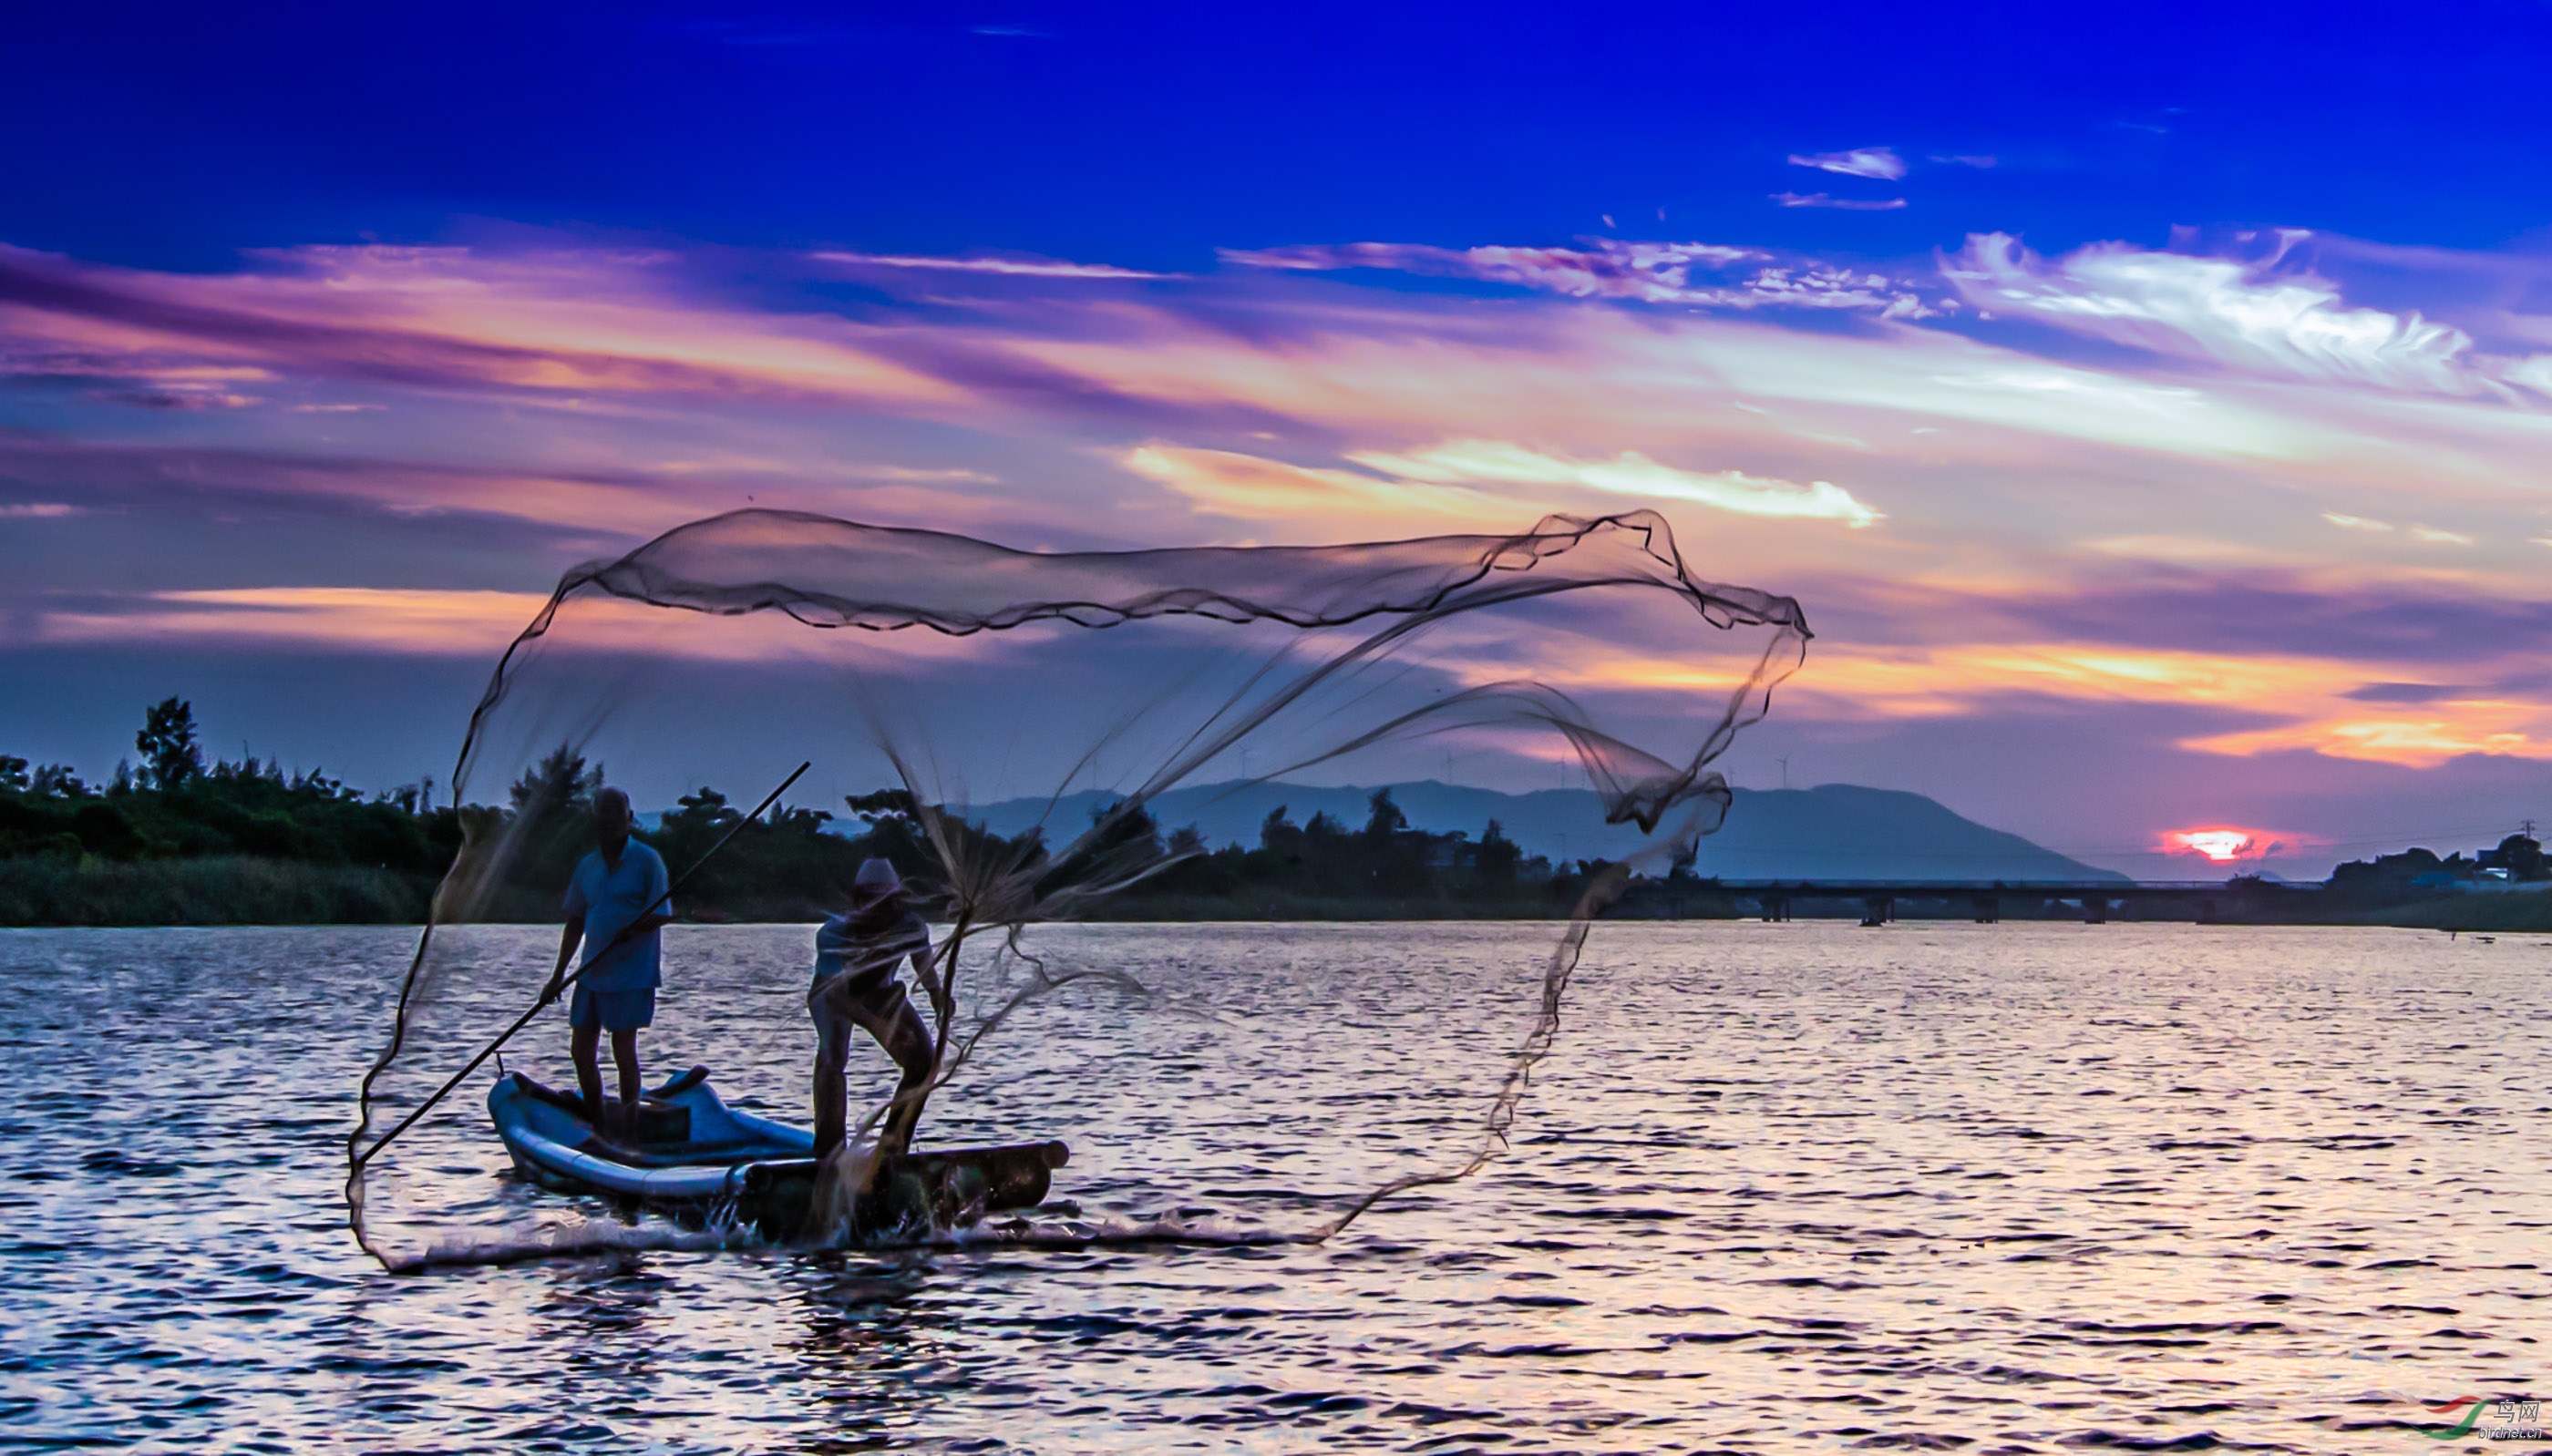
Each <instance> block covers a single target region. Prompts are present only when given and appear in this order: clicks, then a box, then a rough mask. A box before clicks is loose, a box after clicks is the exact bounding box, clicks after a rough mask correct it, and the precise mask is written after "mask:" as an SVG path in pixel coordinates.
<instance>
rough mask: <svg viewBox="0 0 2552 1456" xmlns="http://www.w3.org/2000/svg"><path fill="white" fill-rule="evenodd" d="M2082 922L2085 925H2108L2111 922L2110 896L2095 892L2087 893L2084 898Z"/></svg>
mask: <svg viewBox="0 0 2552 1456" xmlns="http://www.w3.org/2000/svg"><path fill="white" fill-rule="evenodd" d="M2082 923H2083V924H2085V925H2106V924H2108V923H2109V899H2108V896H2106V895H2096V894H2095V895H2087V896H2085V897H2084V898H2083V900H2082Z"/></svg>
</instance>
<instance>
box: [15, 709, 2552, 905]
mask: <svg viewBox="0 0 2552 1456" xmlns="http://www.w3.org/2000/svg"><path fill="white" fill-rule="evenodd" d="M134 745H135V748H136V750H137V751H138V752H139V754H140V755H141V759H140V762H139V764H138V765H137V764H135V763H134V762H133V761H130V760H128V761H127V762H126V763H124V764H121V765H119V766H118V767H117V770H116V777H115V779H114V780H113V781H112V782H111V783H109V784H107V785H105V786H103V787H91V786H90V785H88V784H85V783H83V782H81V781H80V780H79V779H78V778H77V776H75V775H74V774H72V773H71V772H70V771H69V770H68V769H66V768H64V767H62V766H60V765H45V766H42V767H37V766H31V765H30V764H28V762H27V761H26V760H24V759H20V758H14V757H11V756H8V755H5V754H0V926H210V925H391V924H417V923H420V922H422V921H423V920H424V918H425V916H426V912H427V910H428V907H429V906H430V905H432V903H433V902H434V897H435V893H436V888H437V886H438V884H440V883H441V881H442V879H443V876H444V873H445V871H447V870H448V869H449V868H450V867H451V865H452V864H453V862H454V860H455V858H456V857H457V856H458V855H459V854H460V852H461V849H462V846H463V843H464V839H465V837H475V836H479V835H485V834H490V833H494V832H498V831H506V832H511V833H513V834H515V835H516V836H517V839H518V842H519V843H520V844H522V845H524V846H526V848H525V849H524V851H523V852H522V853H520V854H517V855H515V856H513V857H512V858H511V859H510V860H509V862H508V864H509V871H510V873H509V876H508V878H507V880H506V882H505V883H503V884H496V885H492V886H489V887H487V889H486V891H485V893H484V894H483V896H482V899H481V902H480V903H479V904H478V907H477V913H474V914H472V915H470V916H469V917H468V918H470V919H472V920H476V921H482V922H489V923H546V922H553V921H555V920H556V919H557V918H558V913H557V908H556V907H557V905H558V902H559V893H560V889H561V887H562V886H564V884H566V881H567V877H568V873H569V871H570V870H571V869H572V868H573V867H574V865H575V863H576V861H577V859H578V858H580V857H581V856H582V855H583V854H584V853H585V849H586V848H587V847H588V840H589V829H588V827H587V825H588V822H589V821H588V815H589V809H590V804H591V800H592V794H593V792H594V791H595V790H596V789H597V788H599V787H600V786H601V784H602V770H601V767H600V766H598V765H592V766H588V765H587V764H586V763H585V760H584V758H583V757H582V756H580V755H578V754H577V753H576V752H574V751H573V750H572V749H569V748H565V747H562V748H560V749H558V750H556V751H555V752H553V753H551V754H550V755H549V756H548V757H547V758H545V759H543V760H542V761H541V762H540V763H539V764H537V765H535V766H534V767H533V768H531V769H530V770H527V771H526V772H525V773H524V775H523V776H522V778H521V779H519V780H516V781H515V782H514V783H513V784H512V785H510V787H509V791H508V795H507V799H508V801H507V803H506V804H504V805H502V806H492V807H487V806H478V805H471V806H467V807H455V806H452V805H444V806H442V807H436V806H435V805H434V804H433V802H432V794H433V783H432V781H431V780H425V781H422V782H419V783H414V784H406V785H401V786H400V787H398V788H394V789H390V790H386V791H383V792H377V793H372V794H367V793H365V792H363V791H362V790H359V789H355V788H351V787H348V786H347V785H346V784H345V783H343V782H341V781H339V780H333V779H330V778H327V777H326V776H325V775H324V774H322V773H320V772H318V771H315V770H314V771H309V772H295V773H292V774H288V775H287V774H286V773H284V772H283V771H282V770H281V769H280V768H279V767H278V766H276V765H273V764H270V763H262V762H260V761H259V760H257V759H255V758H253V757H243V758H242V759H241V760H240V761H239V762H236V763H233V762H226V761H220V762H214V763H211V764H209V765H208V764H207V763H206V762H205V760H204V756H203V754H202V751H201V749H200V748H199V747H198V746H197V744H196V740H195V725H194V717H193V712H192V709H191V707H190V706H189V705H188V704H187V703H185V702H183V701H181V700H179V699H177V698H173V697H172V698H169V699H166V700H165V701H162V702H160V703H158V704H155V705H153V706H152V707H151V708H150V709H149V711H148V713H147V715H146V717H145V721H144V724H143V728H142V731H141V732H140V733H138V734H137V735H136V736H135V739H134ZM843 807H844V808H845V809H846V810H847V811H848V813H847V815H846V816H845V817H844V818H843V819H841V820H836V818H835V816H834V814H833V813H832V812H830V811H827V810H821V809H813V808H808V807H804V806H790V805H785V804H784V805H782V806H780V807H778V808H776V809H775V810H774V811H773V812H772V814H771V815H769V816H768V817H767V818H765V819H763V820H760V821H757V822H756V823H753V824H750V825H746V826H744V828H743V829H742V831H741V832H739V833H738V834H737V835H736V836H735V839H734V841H733V842H732V844H730V846H729V847H728V848H727V850H726V851H725V852H724V853H723V854H721V855H720V856H718V857H717V858H716V859H714V860H712V861H710V862H709V863H708V865H707V866H706V867H705V868H704V869H702V870H701V872H700V873H699V874H698V876H697V877H696V878H695V879H693V880H692V881H691V884H689V885H687V886H686V889H685V893H684V896H683V901H684V902H683V903H682V905H681V906H680V908H682V909H683V910H684V911H685V913H686V914H687V915H689V916H690V917H691V918H694V919H697V920H700V921H705V922H726V921H743V922H781V923H796V922H806V921H812V920H818V919H821V918H822V917H823V916H825V915H827V914H830V913H832V912H833V911H835V910H836V909H838V908H840V907H841V894H842V890H843V886H845V885H847V884H849V881H850V878H851V876H852V874H853V873H855V872H856V870H857V869H858V867H859V865H860V863H861V861H863V860H865V859H867V858H869V857H871V856H881V857H884V858H887V859H890V860H893V861H894V862H895V864H896V866H897V868H898V870H899V871H901V872H902V873H903V874H904V875H905V876H906V877H907V878H909V879H913V880H916V881H919V882H921V883H925V884H926V883H927V882H928V880H929V879H930V874H929V859H928V856H927V854H926V853H925V852H924V851H923V849H922V847H921V844H920V841H919V839H918V837H917V834H916V832H915V822H916V821H915V818H914V815H915V813H916V806H915V805H914V804H913V802H912V800H911V798H910V796H909V795H908V794H906V793H905V792H904V791H903V790H901V789H894V790H886V791H882V792H878V793H871V794H862V795H854V796H852V797H850V798H848V799H846V800H845V801H844V805H843ZM1367 810H1368V812H1367V817H1366V821H1365V822H1364V823H1363V824H1362V825H1360V826H1349V825H1347V824H1343V823H1340V822H1339V821H1338V820H1336V819H1335V818H1332V817H1331V816H1329V815H1328V814H1325V813H1324V814H1315V815H1314V816H1312V818H1311V819H1310V820H1309V821H1307V822H1304V823H1300V824H1298V823H1296V822H1294V820H1293V819H1292V818H1291V817H1290V816H1289V815H1288V813H1287V811H1286V810H1285V809H1284V808H1282V807H1279V808H1277V809H1276V810H1275V811H1274V812H1272V813H1270V814H1268V815H1267V817H1266V819H1265V821H1264V822H1263V823H1262V824H1261V825H1260V827H1259V834H1258V841H1259V842H1258V844H1257V845H1256V846H1255V847H1254V848H1253V847H1247V846H1243V845H1239V844H1230V845H1225V846H1223V847H1221V848H1215V847H1213V846H1210V845H1208V844H1207V843H1206V842H1205V840H1204V838H1203V836H1202V835H1201V834H1199V833H1198V832H1197V830H1196V829H1194V828H1193V827H1187V828H1177V829H1171V830H1168V831H1167V832H1166V833H1165V832H1164V831H1163V829H1162V828H1161V826H1159V825H1157V824H1155V823H1154V822H1152V820H1151V819H1150V818H1149V816H1147V815H1142V814H1135V815H1131V816H1129V817H1128V818H1127V819H1125V820H1123V821H1120V822H1119V823H1118V824H1117V825H1116V826H1115V827H1114V828H1113V829H1112V831H1111V835H1110V844H1109V846H1107V848H1136V847H1138V846H1135V845H1133V844H1132V843H1131V842H1132V841H1147V842H1148V843H1146V844H1143V845H1141V846H1139V848H1141V849H1144V850H1147V851H1157V852H1161V853H1165V854H1167V855H1170V856H1173V857H1175V862H1174V863H1172V864H1170V865H1168V866H1167V868H1165V869H1164V870H1162V871H1161V872H1160V873H1159V874H1157V875H1155V876H1153V877H1151V878H1150V879H1149V880H1147V881H1145V882H1144V883H1142V884H1138V885H1136V886H1134V887H1132V888H1130V889H1127V890H1124V891H1122V892H1120V893H1118V894H1116V895H1115V896H1113V897H1112V898H1111V899H1109V900H1107V901H1105V902H1103V904H1102V907H1101V913H1098V914H1096V915H1093V916H1091V917H1090V918H1093V919H1099V920H1105V921H1110V922H1117V923H1122V922H1133V921H1170V922H1214V921H1269V920H1299V921H1350V920H1413V921H1425V920H1550V919H1565V918H1566V917H1567V915H1568V913H1569V911H1570V908H1571V907H1572V906H1573V905H1574V904H1575V903H1576V901H1577V898H1578V896H1579V895H1580V894H1581V893H1583V891H1584V889H1585V886H1586V884H1587V883H1588V882H1589V880H1591V879H1592V877H1593V876H1594V875H1596V874H1597V873H1599V872H1600V871H1601V870H1603V869H1604V868H1605V866H1604V863H1603V862H1601V861H1596V860H1580V861H1576V862H1573V863H1568V864H1559V865H1554V864H1552V863H1551V862H1549V861H1548V860H1546V859H1543V858H1542V857H1541V856H1528V855H1526V854H1525V853H1524V851H1523V850H1522V849H1521V847H1519V846H1518V845H1517V844H1516V843H1515V842H1514V841H1513V840H1511V839H1509V838H1508V837H1507V836H1506V835H1505V833H1504V832H1503V830H1502V829H1501V828H1500V826H1499V824H1498V822H1497V821H1496V820H1494V819H1492V820H1490V821H1489V822H1488V823H1487V824H1486V825H1485V826H1484V827H1483V829H1482V831H1481V833H1480V835H1479V836H1478V837H1477V838H1476V839H1474V838H1473V837H1472V836H1471V835H1470V834H1469V833H1467V832H1465V831H1453V832H1447V833H1436V832H1431V831H1428V830H1423V829H1417V828H1414V827H1412V826H1411V825H1410V824H1409V822H1408V818H1407V816H1406V815H1405V814H1403V813H1402V812H1401V810H1400V808H1399V806H1398V805H1396V804H1395V803H1394V802H1393V801H1392V797H1391V793H1390V791H1389V790H1388V789H1383V790H1378V791H1376V792H1375V793H1373V794H1372V795H1371V797H1370V799H1369V800H1368V804H1367ZM740 817H741V814H740V811H738V810H737V809H736V808H734V807H733V806H731V805H730V804H729V803H728V802H727V799H726V797H725V795H723V794H721V793H719V792H718V791H717V790H715V789H713V788H708V787H702V788H701V789H699V790H698V791H697V792H695V793H690V794H686V795H684V796H683V797H682V798H681V799H680V800H679V801H678V802H677V805H676V807H675V808H673V809H671V810H669V811H667V812H666V813H664V814H663V815H662V816H661V818H660V819H659V821H658V824H657V826H656V828H655V829H654V830H653V831H649V832H642V834H641V835H640V836H639V837H640V838H642V839H643V840H645V841H646V842H648V843H650V844H653V845H654V846H656V848H657V849H658V850H659V852H661V853H662V854H663V855H664V856H665V859H666V862H667V863H668V864H670V865H673V866H675V867H676V868H677V870H678V871H679V870H680V869H681V868H682V867H685V866H688V865H690V864H691V863H692V862H693V861H695V860H696V859H698V857H699V856H700V855H701V854H702V853H703V852H705V851H706V850H707V849H708V847H709V846H710V845H711V844H712V843H714V842H715V841H716V839H717V838H718V836H720V835H721V834H723V833H725V832H726V831H727V830H728V829H730V828H733V827H734V826H735V824H736V822H737V820H738V819H739V818H740ZM977 832H978V833H983V831H980V830H979V831H977ZM985 838H987V839H988V840H990V839H997V838H998V836H993V835H990V834H988V833H987V834H985ZM2498 881H2505V882H2508V883H2506V884H2499V883H2494V882H2498ZM2518 883H2543V884H2545V888H2544V889H2543V890H2542V891H2541V892H2533V893H2529V892H2524V891H2522V890H2516V889H2513V887H2512V885H2513V884H2518ZM2480 884H2491V887H2492V888H2494V889H2497V890H2499V891H2501V892H2495V893H2473V892H2470V891H2471V890H2472V889H2473V888H2474V887H2475V886H2476V885H2480ZM2212 898H2213V900H2214V903H2213V904H2212V905H2210V906H2209V907H2208V909H2209V911H2211V913H2210V914H2209V915H2208V916H2207V918H2211V919H2212V920H2213V921H2215V922H2216V923H2221V924H2250V925H2311V924H2325V925H2397V926H2405V927H2414V928H2427V929H2440V930H2479V931H2508V932H2527V931H2544V932H2552V865H2547V863H2546V861H2545V858H2544V856H2543V853H2542V849H2541V846H2540V845H2539V844H2537V843H2536V842H2535V841H2534V840H2532V839H2531V838H2528V837H2526V836H2523V835H2511V836H2509V837H2508V838H2507V839H2505V840H2503V841H2501V843H2500V844H2499V848H2498V849H2496V850H2490V851H2484V852H2483V853H2482V854H2480V855H2479V856H2476V857H2472V858H2467V857H2465V856H2463V855H2461V854H2456V855H2453V856H2450V857H2448V858H2445V859H2440V858H2439V857H2438V856H2436V855H2435V854H2433V853H2432V852H2430V851H2427V850H2424V849H2414V850H2409V851H2406V852H2404V853H2402V854H2398V855H2388V856H2383V857H2381V858H2378V859H2376V860H2374V861H2372V862H2353V863H2350V864H2347V865H2343V866H2341V867H2339V869H2338V871H2337V872H2336V873H2334V874H2333V876H2332V877H2331V880H2330V881H2329V883H2328V884H2325V885H2319V886H2299V885H2287V884H2277V883H2274V882H2267V881H2262V880H2258V879H2253V878H2247V877H2239V876H2237V877H2235V878H2234V879H2233V880H2231V881H2229V882H2227V884H2226V887H2225V888H2224V889H2223V890H2222V891H2218V892H2216V893H2215V894H2214V895H2213V897H2212ZM2194 899H2195V896H2192V904H2191V906H2178V905H2174V904H2171V903H2170V902H2164V903H2163V904H2161V905H2159V906H2152V905H2142V904H2130V905H2126V906H2121V907H2118V908H2115V909H2113V910H2112V911H2111V912H2110V914H2111V918H2113V919H2119V920H2135V919H2161V920H2186V919H2190V918H2194V917H2195V912H2194V905H2193V902H2194ZM1897 908H1898V910H1899V912H1900V913H1901V914H1902V915H1903V916H1904V918H1907V919H1925V918H1938V919H1944V920H1951V919H1966V918H1968V917H1969V915H1970V913H1971V911H1970V909H1969V907H1968V905H1967V901H1966V900H1965V898H1964V897H1960V898H1948V899H1941V900H1934V901H1925V900H1920V899H1913V898H1903V899H1900V900H1899V902H1898V907H1897ZM1755 913H1756V912H1755V907H1754V900H1753V896H1751V895H1749V894H1747V893H1745V892H1744V891H1732V890H1729V889H1725V888H1722V887H1721V886H1719V885H1718V884H1716V883H1715V882H1713V881H1710V880H1706V879H1702V878H1700V877H1697V876H1695V875H1694V874H1693V871H1692V868H1691V863H1690V861H1689V860H1688V859H1687V860H1686V861H1684V862H1682V863H1679V864H1676V865H1674V866H1673V867H1672V868H1671V869H1670V870H1669V872H1668V873H1667V874H1665V875H1663V876H1660V877H1656V878H1652V879H1643V880H1638V881H1635V882H1634V883H1633V885H1632V888H1631V891H1630V892H1629V893H1628V894H1627V895H1626V896H1625V897H1624V898H1623V900H1622V901H1621V902H1620V903H1619V904H1617V905H1615V906H1614V907H1613V909H1612V910H1610V911H1609V912H1608V915H1609V917H1610V918H1616V919H1722V920H1733V919H1751V918H1754V914H1755ZM1861 913H1862V906H1861V902H1860V901H1858V900H1841V899H1838V900H1810V899H1801V900H1798V901H1796V902H1795V904H1794V905H1793V907H1792V914H1794V915H1796V916H1798V917H1800V918H1851V917H1858V916H1859V915H1861ZM2000 915H2001V918H2003V919H2007V920H2031V919H2050V920H2075V919H2079V918H2081V911H2080V910H2079V909H2078V907H2076V906H2074V905H2073V904H2069V903H2065V902H2061V901H2046V900H2043V899H2038V898H2035V897H2032V896H2030V895H2028V893H2027V891H2026V890H2025V889H2021V888H2018V887H2014V888H2009V889H2005V890H2004V891H2002V893H2001V895H2000Z"/></svg>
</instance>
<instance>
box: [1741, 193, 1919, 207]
mask: <svg viewBox="0 0 2552 1456" xmlns="http://www.w3.org/2000/svg"><path fill="white" fill-rule="evenodd" d="M1772 200H1773V201H1775V202H1777V203H1779V204H1781V205H1782V206H1783V207H1831V208H1833V209H1835V210H1836V211H1838V212H1894V211H1895V210H1896V209H1898V208H1900V207H1903V206H1904V205H1905V199H1904V198H1902V197H1889V198H1885V199H1883V200H1879V199H1872V198H1866V197H1835V196H1831V195H1829V194H1827V193H1824V192H1775V193H1773V194H1772Z"/></svg>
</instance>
